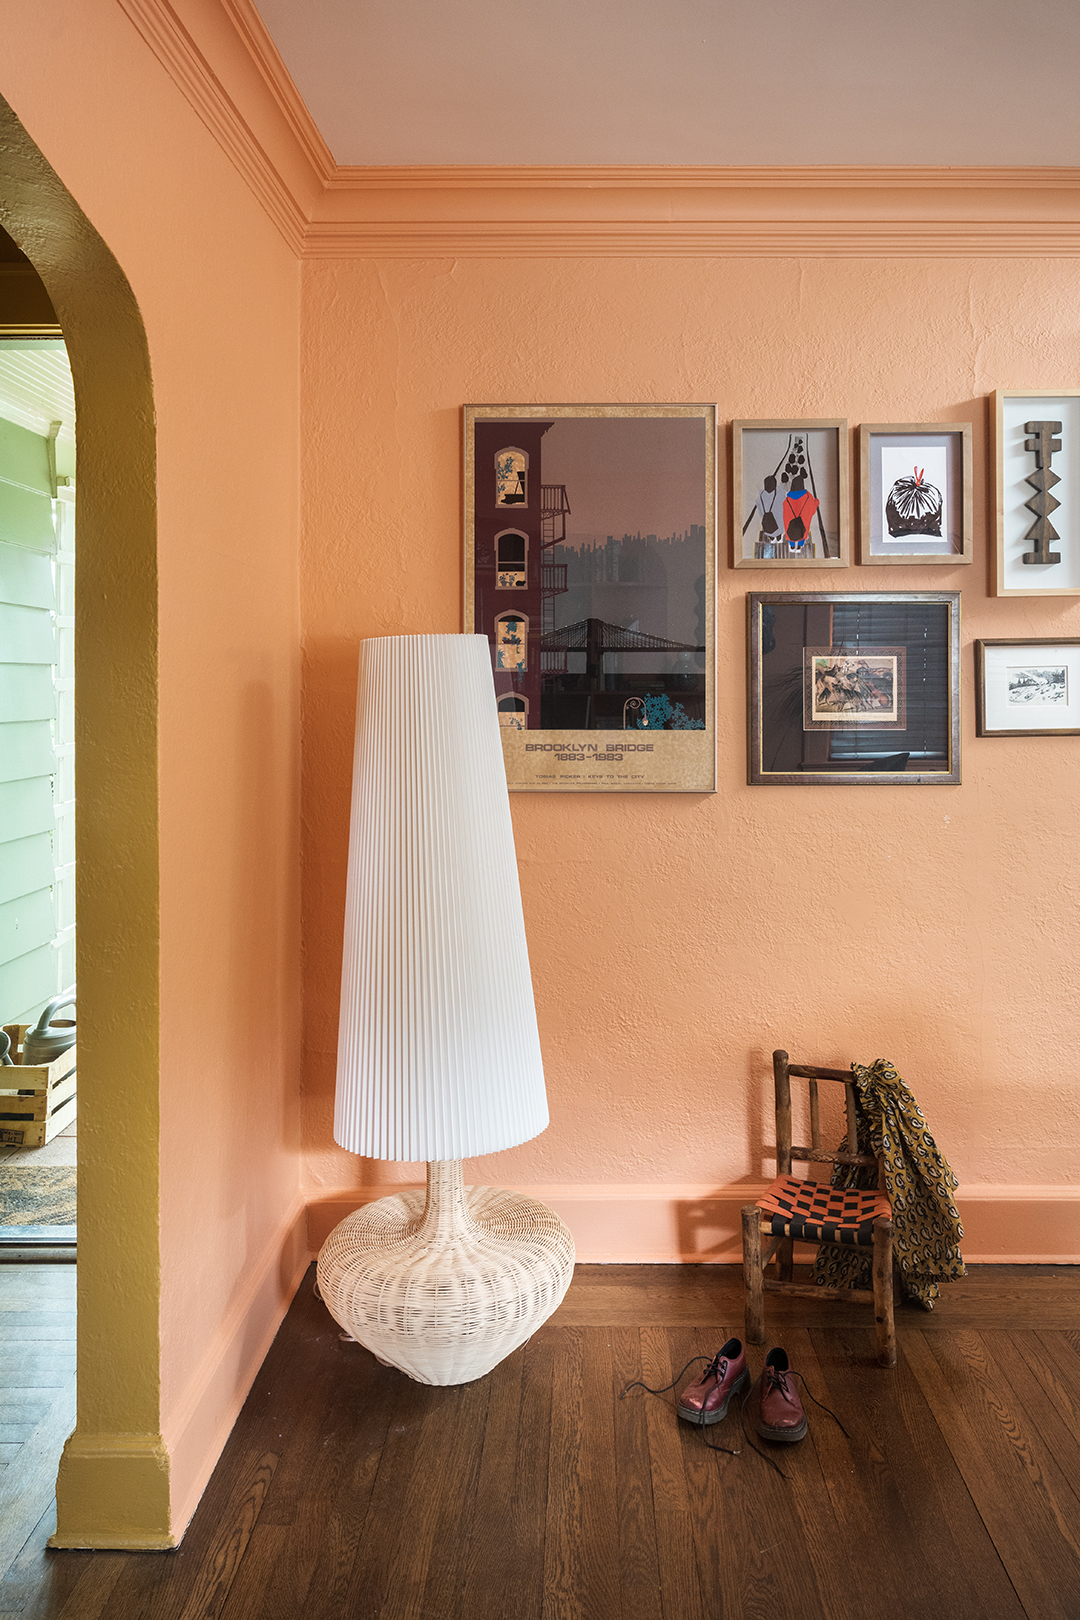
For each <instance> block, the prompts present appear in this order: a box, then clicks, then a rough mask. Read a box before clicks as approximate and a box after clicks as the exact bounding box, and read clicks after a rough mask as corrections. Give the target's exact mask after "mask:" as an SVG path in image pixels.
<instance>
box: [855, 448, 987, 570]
mask: <svg viewBox="0 0 1080 1620" xmlns="http://www.w3.org/2000/svg"><path fill="white" fill-rule="evenodd" d="M946 436H948V437H955V438H957V439H959V441H960V445H959V452H960V492H959V500H958V501H954V500H950V503H949V506H950V513H949V521H950V528H951V527H952V521H951V520H952V518H953V516H954V515H956V516H958V518H959V522H958V524H957V526H958V528H959V531H960V540H961V549H960V550H959V551H939V552H928V551H911V552H896V553H895V554H890V555H888V556H886V555H884V554H883V553H881V552H876V553H875V552H873V551H872V550H871V546H872V545H873V543H874V538H875V536H874V529H873V523H874V513H873V512H872V511H871V510H870V489H871V483H872V479H871V468H872V457H873V454H874V440H875V439H889V438H892V439H900V438H910V439H912V441H913V442H914V443H917V442H918V440H919V439H920V438H931V437H937V438H941V437H946ZM957 509H958V510H957ZM971 513H972V474H971V423H970V422H892V423H889V422H863V423H862V425H861V426H860V428H859V562H860V564H869V565H872V566H875V567H876V566H879V565H880V564H884V565H885V566H886V567H889V568H891V567H897V566H900V567H904V566H918V565H920V564H925V565H926V566H927V567H930V568H935V567H937V568H940V567H941V566H942V565H944V566H945V567H947V568H950V567H951V568H955V567H959V566H960V565H962V564H964V563H970V562H972V561H973V560H974V548H973V544H972V517H971Z"/></svg>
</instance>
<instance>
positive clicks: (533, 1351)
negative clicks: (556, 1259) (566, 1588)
mask: <svg viewBox="0 0 1080 1620" xmlns="http://www.w3.org/2000/svg"><path fill="white" fill-rule="evenodd" d="M546 1346H547V1347H546V1349H545V1343H544V1342H541V1343H538V1342H537V1340H536V1339H534V1340H533V1341H532V1342H531V1343H530V1344H528V1345H527V1346H525V1347H524V1348H523V1349H522V1350H521V1351H520V1352H518V1353H516V1354H515V1355H513V1356H511V1357H509V1359H508V1360H507V1361H505V1362H504V1363H503V1364H502V1366H501V1367H498V1368H496V1370H495V1372H494V1373H493V1374H492V1375H491V1391H490V1394H489V1399H488V1407H487V1421H486V1423H485V1426H484V1436H483V1449H482V1452H481V1456H480V1467H479V1471H478V1475H477V1482H476V1508H475V1512H474V1514H473V1524H472V1534H471V1536H470V1538H469V1545H468V1552H467V1558H466V1564H465V1569H464V1579H463V1584H462V1590H461V1603H460V1609H461V1613H462V1614H463V1615H468V1616H470V1617H472V1620H502V1617H503V1616H505V1615H507V1614H514V1615H520V1616H521V1620H539V1616H540V1611H541V1605H542V1599H543V1581H544V1563H543V1560H544V1529H545V1516H544V1515H543V1514H542V1513H538V1512H535V1511H531V1512H530V1511H526V1512H525V1513H522V1511H521V1508H522V1501H523V1498H524V1501H525V1504H526V1506H527V1508H531V1509H534V1508H535V1506H536V1504H537V1503H539V1502H542V1501H544V1500H545V1498H546V1481H547V1463H548V1457H547V1450H548V1446H547V1437H548V1432H549V1425H550V1421H551V1368H552V1361H553V1357H552V1353H551V1345H550V1340H548V1341H546ZM541 1367H542V1371H539V1369H540V1368H541ZM508 1510H509V1511H508Z"/></svg>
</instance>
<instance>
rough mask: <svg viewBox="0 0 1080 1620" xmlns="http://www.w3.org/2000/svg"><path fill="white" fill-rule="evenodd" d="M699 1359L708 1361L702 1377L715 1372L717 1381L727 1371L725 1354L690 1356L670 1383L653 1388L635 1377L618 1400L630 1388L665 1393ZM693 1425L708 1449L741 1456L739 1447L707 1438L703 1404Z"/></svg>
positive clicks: (673, 1386) (726, 1454) (627, 1393)
mask: <svg viewBox="0 0 1080 1620" xmlns="http://www.w3.org/2000/svg"><path fill="white" fill-rule="evenodd" d="M699 1361H705V1362H708V1366H707V1367H706V1369H705V1371H704V1372H703V1373H702V1375H701V1376H702V1377H703V1378H707V1377H709V1375H710V1374H712V1373H715V1374H716V1381H717V1383H719V1382H720V1379H721V1378H722V1377H723V1375H724V1373H725V1372H726V1371H727V1365H728V1363H727V1357H726V1356H721V1355H719V1354H718V1355H715V1356H713V1358H712V1360H711V1361H710V1360H709V1357H708V1356H691V1358H690V1360H689V1361H688V1362H687V1363H686V1366H685V1367H684V1368H683V1370H682V1372H680V1373H676V1375H675V1377H674V1378H673V1379H672V1380H671V1383H670V1384H665V1385H664V1387H663V1389H653V1388H652V1386H651V1385H649V1384H645V1383H642V1381H641V1379H640V1378H635V1379H634V1380H633V1382H632V1383H630V1384H627V1386H626V1388H625V1389H624V1390H623V1391H622V1393H621V1394H620V1396H619V1399H620V1401H624V1400H625V1399H626V1397H627V1395H629V1393H630V1391H631V1390H632V1389H643V1390H645V1391H646V1393H647V1394H649V1395H667V1394H668V1392H669V1391H670V1390H673V1389H674V1388H675V1385H676V1384H677V1383H678V1382H679V1379H680V1378H681V1377H682V1376H683V1373H685V1372H688V1371H689V1370H690V1368H691V1367H694V1366H696V1365H697V1363H698V1362H699ZM694 1427H695V1428H696V1429H698V1430H699V1431H700V1434H701V1438H702V1439H703V1440H704V1442H705V1444H706V1445H707V1446H708V1448H709V1450H710V1451H722V1452H723V1453H724V1455H725V1457H741V1456H742V1451H741V1449H740V1450H739V1451H732V1450H731V1449H730V1447H728V1446H715V1445H713V1443H712V1441H711V1440H710V1439H709V1437H708V1435H707V1434H706V1433H705V1406H704V1404H702V1408H701V1413H700V1416H699V1418H698V1420H697V1422H696V1423H695V1424H694ZM745 1432H746V1431H745V1429H744V1430H743V1433H744V1434H745ZM755 1449H756V1447H755Z"/></svg>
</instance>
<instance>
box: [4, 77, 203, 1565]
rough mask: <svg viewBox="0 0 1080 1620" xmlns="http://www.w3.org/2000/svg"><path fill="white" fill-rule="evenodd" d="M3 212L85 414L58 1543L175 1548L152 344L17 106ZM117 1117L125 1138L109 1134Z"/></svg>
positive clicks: (8, 123)
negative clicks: (68, 1243) (166, 1334)
mask: <svg viewBox="0 0 1080 1620" xmlns="http://www.w3.org/2000/svg"><path fill="white" fill-rule="evenodd" d="M0 220H2V222H3V224H4V226H5V228H6V230H7V231H8V232H9V233H10V235H11V236H12V237H13V238H14V240H15V241H16V242H17V243H18V245H19V246H20V247H21V248H22V250H23V251H24V252H25V253H26V254H27V255H28V256H29V258H30V259H31V261H32V262H33V264H34V265H35V267H36V269H37V271H38V273H39V275H40V276H41V279H42V281H43V282H44V284H45V286H46V288H47V289H48V292H49V295H50V297H51V299H52V302H53V305H54V307H55V309H56V312H57V315H58V318H59V320H60V323H61V326H62V327H63V330H64V335H65V339H66V341H67V345H68V351H69V354H70V358H71V366H72V373H73V376H74V381H75V396H76V404H77V409H78V434H79V460H80V467H79V471H80V490H79V495H80V510H79V543H80V557H79V569H80V582H79V583H80V593H79V599H78V603H77V608H76V625H75V645H76V663H77V678H78V687H77V693H78V696H77V704H76V717H75V730H76V745H77V750H78V753H77V757H78V767H77V770H78V778H77V803H78V836H79V870H78V884H77V886H78V910H79V927H80V936H79V937H80V963H79V1021H80V1030H79V1049H80V1050H79V1095H80V1125H81V1128H80V1137H79V1180H80V1216H79V1223H80V1234H79V1235H80V1244H79V1249H80V1252H79V1332H78V1361H79V1375H78V1421H77V1426H76V1429H75V1432H74V1434H73V1435H72V1437H71V1439H70V1440H69V1441H68V1444H67V1447H66V1450H65V1454H64V1459H63V1462H62V1463H61V1469H60V1477H59V1482H58V1488H57V1510H58V1530H57V1535H56V1537H55V1538H54V1541H55V1544H56V1545H59V1546H65V1547H93V1546H110V1547H118V1546H124V1545H126V1546H131V1547H163V1546H169V1545H171V1544H172V1537H171V1534H170V1528H169V1470H168V1457H167V1453H166V1451H165V1448H164V1446H163V1444H162V1441H161V1436H160V1427H159V1419H160V1411H159V1378H158V1369H159V1336H158V1314H159V1303H160V1261H159V1248H158V944H159V940H158V907H157V896H158V805H157V651H156V649H157V563H156V497H155V440H154V411H153V390H152V384H151V376H150V361H149V352H148V347H147V342H146V334H145V331H144V329H143V323H142V318H141V316H140V313H139V309H138V306H137V304H136V302H135V298H134V295H133V293H132V291H131V288H130V286H129V285H128V283H127V280H126V279H125V277H124V274H123V271H122V270H121V269H120V266H119V265H118V264H117V262H116V260H115V258H114V257H113V255H112V253H111V252H110V251H109V249H108V247H107V246H106V244H105V243H104V242H103V241H102V239H101V237H100V236H99V235H98V234H97V232H96V231H95V229H94V227H93V226H92V225H91V223H90V221H89V220H88V219H87V217H86V216H85V214H83V212H82V210H81V209H80V208H79V206H78V204H77V203H76V202H75V200H74V198H73V197H72V196H71V195H70V193H69V192H68V191H67V190H66V188H65V187H64V186H63V184H62V183H61V181H60V179H59V178H58V176H57V175H56V174H55V172H54V171H53V170H52V168H51V167H50V166H49V164H48V163H47V162H46V160H45V158H44V157H43V156H42V154H41V152H40V151H39V150H38V149H37V147H36V146H35V145H34V143H33V142H32V141H31V139H30V137H29V136H28V135H27V133H26V131H25V130H24V129H23V128H22V125H21V124H20V123H19V121H18V119H17V118H16V117H15V115H14V113H13V112H12V110H11V109H10V107H8V105H7V104H6V103H5V102H2V101H0ZM117 1117H122V1118H123V1122H124V1129H123V1131H122V1132H120V1131H116V1130H115V1129H110V1122H115V1120H116V1119H117ZM124 1526H127V1527H128V1529H127V1531H126V1532H125V1531H124V1530H123V1528H122V1527H124Z"/></svg>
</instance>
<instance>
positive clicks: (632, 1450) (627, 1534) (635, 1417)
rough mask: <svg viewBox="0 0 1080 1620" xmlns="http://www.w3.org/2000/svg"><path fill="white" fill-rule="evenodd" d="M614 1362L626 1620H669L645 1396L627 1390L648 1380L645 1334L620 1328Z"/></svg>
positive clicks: (614, 1342) (614, 1334)
mask: <svg viewBox="0 0 1080 1620" xmlns="http://www.w3.org/2000/svg"><path fill="white" fill-rule="evenodd" d="M611 1356H612V1377H613V1383H612V1391H611V1393H612V1401H613V1410H614V1413H615V1479H616V1491H617V1493H618V1494H617V1511H618V1520H619V1579H620V1584H621V1587H622V1609H623V1620H663V1612H664V1609H663V1600H662V1598H661V1593H660V1564H659V1560H658V1558H657V1552H656V1516H655V1513H654V1512H653V1497H652V1467H651V1460H650V1457H649V1422H648V1417H647V1415H646V1412H645V1406H644V1403H643V1401H642V1400H641V1398H640V1396H641V1392H640V1391H638V1390H629V1391H628V1390H627V1385H628V1384H630V1383H632V1382H634V1381H637V1380H640V1379H641V1377H642V1365H641V1333H640V1331H639V1330H638V1329H636V1328H615V1329H614V1330H613V1331H612V1333H611ZM635 1397H636V1398H635Z"/></svg>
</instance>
